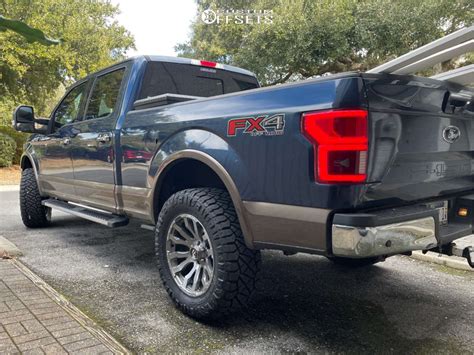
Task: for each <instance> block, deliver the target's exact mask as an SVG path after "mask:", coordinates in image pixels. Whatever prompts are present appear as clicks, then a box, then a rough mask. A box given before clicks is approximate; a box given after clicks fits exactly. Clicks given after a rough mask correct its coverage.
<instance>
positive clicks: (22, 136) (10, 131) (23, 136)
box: [0, 126, 28, 165]
mask: <svg viewBox="0 0 474 355" xmlns="http://www.w3.org/2000/svg"><path fill="white" fill-rule="evenodd" d="M2 133H3V134H5V135H7V136H9V137H11V138H13V140H14V141H15V143H16V151H15V155H14V157H13V164H15V165H18V164H20V159H21V155H22V154H23V144H25V142H26V140H27V139H28V134H27V133H21V132H17V131H15V129H14V128H13V127H8V126H0V134H2Z"/></svg>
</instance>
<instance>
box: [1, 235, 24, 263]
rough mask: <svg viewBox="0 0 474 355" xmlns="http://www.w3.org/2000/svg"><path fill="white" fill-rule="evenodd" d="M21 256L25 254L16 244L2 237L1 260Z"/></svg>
mask: <svg viewBox="0 0 474 355" xmlns="http://www.w3.org/2000/svg"><path fill="white" fill-rule="evenodd" d="M21 255H23V253H22V252H21V250H20V249H18V248H17V246H16V245H15V244H13V243H12V242H10V241H9V240H8V239H5V238H4V237H2V236H1V235H0V258H3V259H9V258H13V257H15V256H21Z"/></svg>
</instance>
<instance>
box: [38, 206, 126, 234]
mask: <svg viewBox="0 0 474 355" xmlns="http://www.w3.org/2000/svg"><path fill="white" fill-rule="evenodd" d="M42 204H43V206H46V207H50V208H53V209H56V210H59V211H62V212H65V213H69V214H72V215H74V216H77V217H81V218H84V219H87V220H89V221H92V222H96V223H99V224H102V225H104V226H107V227H110V228H116V227H122V226H126V225H127V224H128V217H126V216H119V215H116V214H112V213H108V212H105V211H103V212H102V211H99V210H96V209H91V208H87V207H85V206H80V205H73V204H71V203H68V202H65V201H59V200H55V199H48V200H43V201H42Z"/></svg>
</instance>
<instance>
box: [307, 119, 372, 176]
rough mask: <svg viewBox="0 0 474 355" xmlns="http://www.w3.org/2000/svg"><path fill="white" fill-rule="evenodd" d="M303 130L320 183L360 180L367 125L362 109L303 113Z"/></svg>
mask: <svg viewBox="0 0 474 355" xmlns="http://www.w3.org/2000/svg"><path fill="white" fill-rule="evenodd" d="M303 133H304V134H305V136H306V137H307V138H308V139H309V140H310V141H311V143H313V147H314V159H315V161H314V176H315V178H316V180H317V181H319V182H322V183H338V182H356V183H359V182H364V181H366V178H367V174H366V171H367V150H368V142H369V139H368V125H367V111H365V110H331V111H321V112H309V113H305V114H303Z"/></svg>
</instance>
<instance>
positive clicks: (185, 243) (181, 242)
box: [170, 235, 191, 247]
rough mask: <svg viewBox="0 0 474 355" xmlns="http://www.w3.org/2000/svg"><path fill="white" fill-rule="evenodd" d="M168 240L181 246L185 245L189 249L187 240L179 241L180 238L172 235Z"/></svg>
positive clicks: (189, 243) (189, 242) (189, 245)
mask: <svg viewBox="0 0 474 355" xmlns="http://www.w3.org/2000/svg"><path fill="white" fill-rule="evenodd" d="M170 240H171V241H172V242H173V243H175V244H181V245H186V246H187V247H191V241H189V240H187V239H181V238H178V237H177V236H175V235H172V236H171V237H170Z"/></svg>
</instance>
